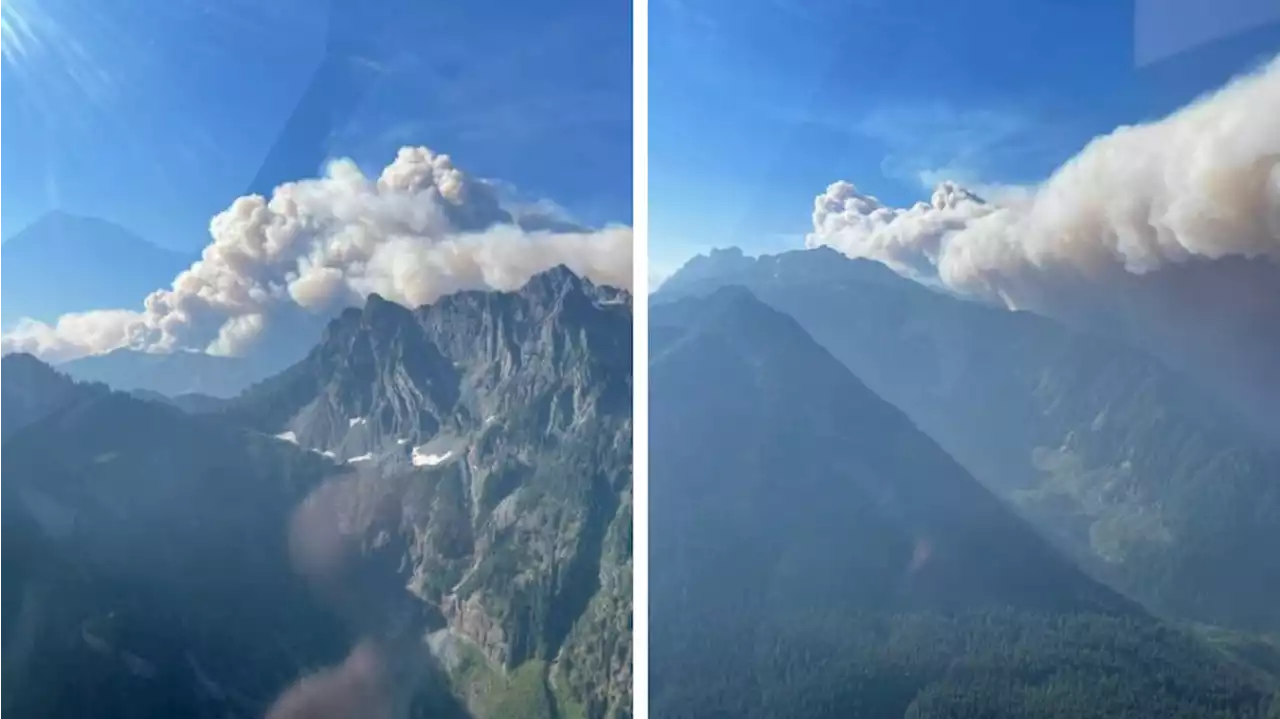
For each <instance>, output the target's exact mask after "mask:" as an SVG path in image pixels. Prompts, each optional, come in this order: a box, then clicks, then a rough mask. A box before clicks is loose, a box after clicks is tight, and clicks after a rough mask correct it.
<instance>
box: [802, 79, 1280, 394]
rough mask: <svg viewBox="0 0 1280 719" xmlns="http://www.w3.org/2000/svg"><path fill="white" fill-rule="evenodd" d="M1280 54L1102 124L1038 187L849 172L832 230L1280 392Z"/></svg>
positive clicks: (830, 241)
mask: <svg viewBox="0 0 1280 719" xmlns="http://www.w3.org/2000/svg"><path fill="white" fill-rule="evenodd" d="M1276 118H1280V57H1277V58H1275V59H1273V60H1272V61H1270V62H1269V63H1267V64H1266V65H1265V66H1263V67H1262V68H1260V69H1259V70H1257V71H1255V72H1253V73H1251V74H1248V75H1245V76H1242V77H1239V78H1237V79H1236V80H1234V81H1232V82H1231V83H1229V84H1228V85H1226V86H1225V87H1223V88H1221V89H1219V90H1217V91H1216V92H1213V93H1211V94H1208V95H1206V96H1203V97H1201V98H1200V99H1198V100H1196V101H1195V102H1193V103H1191V104H1190V105H1188V106H1186V107H1184V108H1182V109H1181V110H1179V111H1177V112H1175V113H1173V114H1172V115H1169V116H1168V117H1165V118H1163V119H1160V120H1156V121H1154V122H1150V123H1147V124H1143V125H1137V126H1131V127H1121V128H1118V129H1117V130H1115V131H1114V132H1112V133H1111V134H1109V135H1106V136H1103V137H1099V138H1097V139H1095V140H1094V141H1093V142H1091V143H1090V144H1089V145H1088V146H1086V147H1085V148H1084V149H1083V150H1082V151H1081V152H1080V153H1079V154H1078V155H1076V156H1075V157H1074V158H1072V159H1071V160H1069V161H1068V162H1066V163H1065V164H1064V165H1062V166H1061V167H1060V168H1059V169H1058V170H1057V171H1056V172H1054V173H1053V175H1052V176H1051V177H1050V178H1049V179H1048V180H1046V181H1045V182H1044V183H1042V184H1040V185H1039V186H1036V187H1026V188H1006V191H1004V192H1001V193H1000V196H999V197H998V198H995V199H994V200H992V201H988V200H985V199H983V198H980V197H978V196H977V195H975V194H973V193H971V192H969V191H966V190H965V189H964V188H961V187H959V186H957V185H955V184H953V183H943V184H942V185H940V186H939V187H938V189H937V190H936V191H935V192H934V194H933V197H932V199H931V201H930V202H928V203H923V202H922V203H918V204H916V205H915V206H914V207H911V208H906V209H899V208H892V207H888V206H886V205H884V204H883V203H881V202H880V201H879V200H877V199H876V198H875V197H871V196H869V195H866V194H863V193H861V192H859V191H858V190H857V188H855V187H854V186H853V185H851V184H849V183H847V182H837V183H835V184H833V185H831V186H830V187H829V188H827V191H826V192H824V193H823V194H822V195H820V196H818V198H817V200H816V201H815V204H814V212H813V227H814V229H813V232H812V233H811V234H810V235H809V236H808V238H807V239H806V244H807V245H808V246H810V247H813V246H818V245H829V246H831V247H833V248H835V249H837V250H840V251H841V252H843V253H845V254H846V255H849V256H853V257H865V258H870V259H875V260H879V261H881V262H883V263H884V264H886V265H888V266H890V267H892V268H893V269H895V270H896V271H898V272H899V273H900V274H903V275H906V276H909V277H913V278H916V279H919V280H922V281H926V282H930V283H938V284H941V285H943V286H945V287H947V288H950V289H951V290H953V291H955V292H957V293H959V294H962V295H966V296H970V297H974V298H980V299H984V300H988V301H991V302H994V303H999V304H1002V305H1005V306H1008V307H1012V308H1019V309H1030V310H1033V311H1037V312H1041V313H1043V314H1047V315H1050V316H1054V317H1058V318H1060V319H1064V320H1068V321H1072V322H1076V323H1083V324H1086V325H1088V326H1091V327H1095V328H1097V326H1098V325H1099V324H1101V325H1105V328H1106V329H1108V330H1111V331H1114V332H1118V333H1123V334H1125V335H1126V336H1128V337H1129V338H1130V339H1134V340H1136V341H1137V343H1138V344H1141V345H1144V346H1146V347H1148V348H1149V349H1151V350H1152V351H1155V352H1157V353H1158V354H1162V355H1163V356H1165V357H1166V359H1167V360H1168V361H1170V362H1171V364H1174V365H1177V366H1180V367H1182V368H1184V369H1190V370H1194V371H1199V372H1201V373H1204V374H1213V375H1215V376H1217V377H1218V378H1219V379H1223V378H1225V379H1226V380H1227V381H1228V382H1229V383H1231V384H1234V385H1236V394H1240V393H1242V392H1243V393H1255V394H1256V392H1257V389H1258V388H1262V389H1263V391H1264V394H1269V395H1270V396H1271V397H1272V399H1275V398H1277V397H1280V332H1277V328H1278V327H1280V122H1278V121H1277V119H1276Z"/></svg>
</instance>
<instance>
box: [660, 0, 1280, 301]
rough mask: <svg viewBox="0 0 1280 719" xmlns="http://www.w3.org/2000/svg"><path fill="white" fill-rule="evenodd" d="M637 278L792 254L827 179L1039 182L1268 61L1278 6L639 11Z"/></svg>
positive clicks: (1035, 0)
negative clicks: (640, 248) (644, 242)
mask: <svg viewBox="0 0 1280 719" xmlns="http://www.w3.org/2000/svg"><path fill="white" fill-rule="evenodd" d="M649 13H650V21H649V22H650V28H649V36H650V42H651V47H650V55H649V57H650V70H649V88H650V96H649V109H650V121H649V122H650V124H649V148H650V161H649V177H650V192H649V203H650V208H651V212H650V223H651V224H650V258H651V264H652V265H653V266H654V267H653V269H652V271H651V276H653V275H655V274H656V275H658V276H662V275H665V274H667V273H669V272H671V271H672V270H673V269H675V268H676V267H678V266H679V265H680V264H681V263H682V262H683V261H684V260H685V259H687V258H688V257H689V256H690V255H691V254H695V253H697V252H700V251H704V250H705V249H706V248H709V247H714V246H726V245H739V246H742V247H744V248H746V249H748V251H752V252H762V251H764V252H770V251H779V250H782V249H791V248H795V247H799V246H802V243H803V235H804V233H805V232H806V231H808V229H809V227H810V226H809V217H810V212H811V210H812V203H813V198H814V196H815V195H817V194H818V193H820V192H821V191H822V190H823V189H824V188H825V187H826V186H827V185H828V184H829V183H830V182H832V181H834V180H837V179H845V180H849V181H851V182H853V183H854V184H856V185H858V186H859V188H860V189H862V190H863V191H866V192H870V193H872V194H875V195H877V196H879V197H880V198H881V199H882V200H884V201H886V202H890V203H893V204H903V205H909V204H910V203H912V202H914V201H916V200H920V199H926V198H927V197H928V195H929V191H928V189H927V188H926V185H928V184H929V183H930V182H931V181H932V180H935V179H938V178H940V177H943V176H950V177H954V178H958V179H961V180H970V181H981V182H988V183H1026V182H1034V181H1036V180H1038V179H1042V178H1044V177H1045V176H1046V175H1047V173H1049V172H1050V171H1051V170H1052V169H1053V168H1055V167H1056V166H1057V165H1058V164H1060V163H1061V162H1062V161H1064V160H1066V159H1067V158H1069V157H1070V156H1071V155H1073V154H1074V153H1075V152H1076V151H1078V150H1079V149H1081V148H1082V147H1083V145H1084V144H1085V143H1086V142H1087V141H1088V140H1089V139H1090V138H1092V137H1093V136H1095V135H1097V134H1100V133H1105V132H1108V131H1110V130H1111V129H1113V128H1115V127H1116V126H1117V125H1120V124H1126V123H1134V122H1139V121H1142V120H1144V119H1152V118H1155V117H1159V116H1161V115H1163V114H1165V113H1168V112H1169V111H1171V110H1174V109H1176V108H1177V107H1179V106H1181V105H1183V104H1185V103H1186V102H1187V101H1189V100H1191V99H1193V98H1194V97H1195V96H1196V95H1198V94H1200V93H1202V92H1204V91H1206V90H1209V89H1212V88H1214V87H1216V86H1218V85H1220V84H1222V83H1223V82H1224V81H1225V80H1226V79H1228V78H1229V77H1231V76H1232V75H1233V74H1235V73H1238V72H1240V71H1242V70H1244V69H1247V68H1251V67H1253V66H1255V65H1256V64H1257V63H1258V62H1259V61H1260V60H1262V59H1265V58H1268V57H1272V56H1274V55H1275V54H1276V53H1277V52H1280V25H1278V24H1277V22H1276V20H1280V2H1277V0H1071V1H1070V2H1066V1H1063V0H964V1H963V2H960V1H957V0H946V1H943V0H812V1H806V0H651V2H650V4H649Z"/></svg>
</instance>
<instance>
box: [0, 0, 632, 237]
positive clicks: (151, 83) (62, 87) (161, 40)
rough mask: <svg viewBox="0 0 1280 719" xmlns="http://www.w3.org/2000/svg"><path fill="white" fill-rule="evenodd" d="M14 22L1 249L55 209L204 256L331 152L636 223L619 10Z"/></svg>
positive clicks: (58, 3)
mask: <svg viewBox="0 0 1280 719" xmlns="http://www.w3.org/2000/svg"><path fill="white" fill-rule="evenodd" d="M535 5H536V7H535ZM3 7H4V19H5V43H4V45H5V57H4V69H3V73H4V79H5V81H6V82H5V86H4V93H3V117H4V134H3V148H2V155H3V178H2V184H3V196H4V202H3V216H2V218H0V220H2V222H3V234H4V236H5V237H9V236H11V235H13V234H14V233H15V232H17V231H19V230H21V229H22V228H23V227H24V226H26V225H27V224H29V223H30V222H31V221H33V220H34V219H36V218H37V217H39V216H40V215H41V214H43V213H44V212H46V211H48V210H50V209H61V210H65V211H69V212H73V213H78V214H85V215H93V216H96V217H101V218H104V219H107V220H111V221H113V222H117V223H119V224H121V225H123V226H125V227H127V228H129V229H131V230H133V231H134V232H136V233H138V234H140V235H142V236H143V237H145V238H147V239H149V240H151V241H153V242H156V243H157V244H160V245H164V246H167V247H172V248H177V249H184V250H193V251H194V250H195V249H197V248H199V247H201V246H203V244H204V243H205V242H206V240H207V227H208V221H209V219H210V218H211V217H212V216H213V214H215V213H216V212H218V211H219V210H221V209H223V208H225V207H226V206H227V205H228V204H229V203H230V202H231V200H233V199H234V198H235V197H237V196H238V195H241V194H244V193H245V192H246V191H247V190H250V189H252V190H255V191H265V190H269V189H270V188H271V187H272V186H274V185H275V184H278V183H279V182H281V181H285V180H290V179H298V178H301V177H307V176H314V175H315V174H316V172H317V171H318V169H319V168H320V167H321V165H322V164H323V161H324V159H325V158H326V157H333V156H354V157H355V158H356V159H357V161H358V162H360V163H361V164H362V166H365V167H366V168H368V169H369V170H372V171H376V170H377V169H379V168H381V167H382V166H383V165H385V164H387V163H388V162H390V160H391V159H392V158H393V157H394V153H395V150H396V148H398V147H399V146H400V145H403V144H425V145H427V146H429V147H431V148H432V149H435V150H438V151H442V152H447V153H449V154H451V155H452V156H453V157H454V159H455V161H456V163H457V164H458V165H459V166H460V167H462V168H463V169H465V170H467V171H468V172H471V173H472V174H475V175H479V176H482V177H489V178H496V179H500V180H503V181H505V182H508V183H511V184H513V185H515V186H516V187H517V188H518V189H519V190H520V193H521V194H522V195H525V196H528V197H529V198H546V199H550V200H552V201H554V202H556V203H558V204H560V205H562V206H564V207H565V208H567V209H568V210H569V211H570V212H571V213H573V214H574V215H575V216H576V217H577V218H579V219H580V220H581V221H584V222H587V223H589V224H601V223H604V222H607V221H620V222H630V221H631V125H632V110H631V7H630V3H629V2H627V1H626V0H559V1H557V2H553V3H537V4H534V3H526V2H520V1H519V0H500V1H499V2H487V3H470V2H463V3H445V2H421V1H417V0H376V1H374V0H363V1H362V0H338V1H337V2H331V1H330V0H133V1H125V0H5V2H4V6H3ZM331 8H332V9H331ZM316 78H320V81H319V82H316V83H315V84H314V86H313V81H315V80H316ZM309 87H311V90H310V91H308V88H309ZM300 103H303V104H302V105H300ZM300 107H305V108H308V109H307V110H306V111H301V110H299V108H300ZM295 113H297V114H296V115H295ZM291 118H292V124H290V123H291ZM282 133H284V134H286V135H287V136H289V137H291V138H293V142H292V143H291V144H285V145H278V144H277V141H278V140H279V138H280V137H281V135H282ZM273 149H274V152H273ZM264 163H265V164H264Z"/></svg>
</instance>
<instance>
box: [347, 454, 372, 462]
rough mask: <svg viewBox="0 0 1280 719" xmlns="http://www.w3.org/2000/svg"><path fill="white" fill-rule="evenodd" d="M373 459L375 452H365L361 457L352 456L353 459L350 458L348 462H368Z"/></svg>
mask: <svg viewBox="0 0 1280 719" xmlns="http://www.w3.org/2000/svg"><path fill="white" fill-rule="evenodd" d="M371 459H373V453H372V452H365V453H364V454H362V455H360V456H359V457H352V458H351V459H348V460H347V462H368V461H369V460H371Z"/></svg>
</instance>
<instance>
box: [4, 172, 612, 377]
mask: <svg viewBox="0 0 1280 719" xmlns="http://www.w3.org/2000/svg"><path fill="white" fill-rule="evenodd" d="M498 197H499V195H498V192H497V189H496V187H495V186H494V185H491V184H490V183H487V182H484V181H480V180H476V179H473V178H471V177H469V176H468V175H466V174H465V173H463V172H462V171H461V170H459V169H458V168H456V167H454V165H453V163H452V162H451V161H450V159H449V157H448V156H447V155H441V154H436V153H433V152H432V151H430V150H428V149H426V148H422V147H417V148H403V149H401V150H400V152H399V154H398V155H397V157H396V159H395V161H394V162H392V163H391V164H390V165H389V166H387V167H386V168H385V169H384V170H383V171H382V173H381V174H380V176H379V177H377V178H376V179H373V178H369V177H366V176H365V175H364V174H363V173H362V172H361V171H360V170H359V168H357V167H356V165H355V163H353V162H351V161H350V160H338V161H334V162H332V163H330V165H329V167H328V168H327V171H326V173H325V175H324V176H323V177H321V178H318V179H311V180H302V181H298V182H292V183H287V184H285V185H282V186H280V187H278V188H276V190H275V191H274V192H273V193H272V196H271V197H270V198H269V199H268V198H266V197H262V196H259V195H251V196H246V197H241V198H238V199H237V200H235V201H234V202H233V203H232V204H231V206H230V207H228V208H227V209H226V210H225V211H223V212H222V213H220V214H219V215H217V216H216V217H214V218H213V221H212V222H211V224H210V233H211V235H212V243H211V244H209V245H208V246H207V247H206V248H205V249H204V252H203V255H202V257H201V259H200V260H199V261H198V262H196V263H195V264H193V265H192V266H191V267H190V268H189V269H187V270H186V271H185V272H183V273H181V274H180V275H178V277H177V278H175V279H174V281H173V284H172V286H171V287H170V288H169V289H158V290H156V291H155V292H153V293H151V295H150V296H149V297H147V298H146V300H145V302H144V303H143V307H142V309H141V310H128V309H110V310H99V311H91V312H84V313H77V314H71V315H66V316H63V317H61V318H60V319H59V320H58V321H57V322H56V323H54V324H52V325H49V324H45V323H41V322H36V321H32V320H24V321H23V322H21V323H20V324H19V325H18V326H17V327H16V328H15V329H14V331H13V332H11V333H10V334H8V335H5V337H4V338H3V350H4V351H5V352H10V351H25V352H30V353H32V354H35V355H37V356H40V357H42V358H44V359H46V360H49V361H54V362H57V361H65V360H69V359H74V358H76V357H81V356H84V355H89V354H97V353H101V352H106V351H110V350H113V349H118V348H122V347H128V348H133V349H139V350H146V351H154V352H169V351H174V350H178V349H194V350H203V351H207V352H210V353H213V354H225V355H242V354H245V353H247V352H248V351H249V350H250V349H251V348H252V347H253V346H254V345H255V343H256V342H258V341H259V339H260V338H261V337H262V336H263V335H264V334H266V333H268V332H269V331H270V330H271V327H272V324H273V322H277V323H279V322H284V320H282V319H281V318H282V317H287V316H289V313H294V312H297V311H299V310H302V311H305V312H308V313H311V314H313V315H327V314H332V313H333V312H335V311H336V310H338V309H340V308H342V307H344V306H348V305H351V304H358V303H359V302H361V301H362V299H363V297H365V296H366V295H368V294H369V293H371V292H377V293H378V294H380V295H382V296H383V297H385V298H387V299H389V300H392V301H395V302H399V303H401V304H405V305H408V306H419V305H422V304H426V303H430V302H432V301H434V300H435V299H437V298H438V297H440V296H442V295H445V294H449V293H452V292H456V291H459V290H463V289H478V288H493V289H500V290H510V289H516V288H518V287H519V286H520V285H522V284H523V283H524V282H525V281H527V280H528V279H529V277H531V276H532V275H534V274H536V273H538V272H541V271H543V270H546V269H549V268H551V267H554V266H555V265H558V264H563V265H566V266H568V267H569V268H570V269H571V270H573V271H574V272H576V273H578V274H580V275H583V276H586V277H588V278H590V279H591V280H592V281H594V282H597V283H600V284H609V285H613V286H618V287H623V288H627V289H630V286H631V278H632V274H631V229H630V228H628V227H621V226H617V227H609V228H605V229H603V230H589V229H586V228H579V227H575V226H572V225H569V224H567V223H565V222H563V221H561V220H560V219H558V218H541V217H539V216H538V215H537V213H536V212H530V211H527V210H526V211H523V212H521V213H520V216H519V217H515V216H513V215H512V214H511V213H510V212H508V211H507V210H505V209H503V207H502V204H501V202H500V201H499V199H498Z"/></svg>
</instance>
